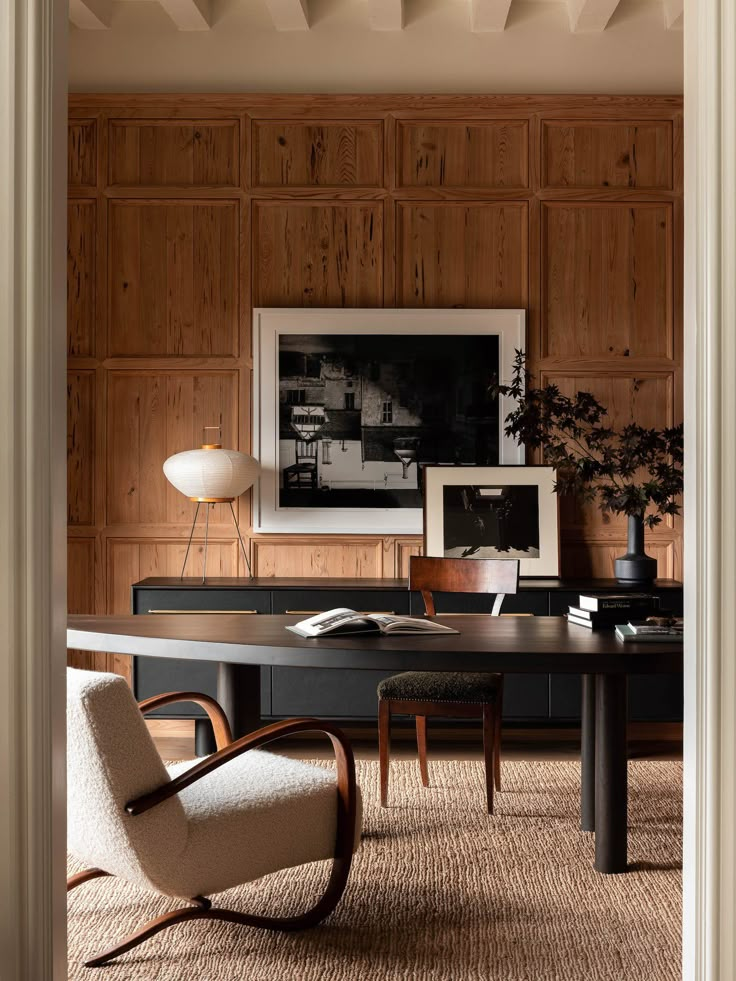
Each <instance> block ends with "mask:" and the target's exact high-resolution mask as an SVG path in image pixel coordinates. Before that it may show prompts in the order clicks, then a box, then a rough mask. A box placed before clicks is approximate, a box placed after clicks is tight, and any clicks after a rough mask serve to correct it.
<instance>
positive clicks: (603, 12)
mask: <svg viewBox="0 0 736 981" xmlns="http://www.w3.org/2000/svg"><path fill="white" fill-rule="evenodd" d="M618 5H619V0H567V12H568V14H569V16H570V30H571V31H573V32H575V33H581V34H582V33H584V32H594V31H603V30H605V28H606V24H607V23H608V22H609V20H610V19H611V16H612V15H613V12H614V10H615V9H616V7H618Z"/></svg>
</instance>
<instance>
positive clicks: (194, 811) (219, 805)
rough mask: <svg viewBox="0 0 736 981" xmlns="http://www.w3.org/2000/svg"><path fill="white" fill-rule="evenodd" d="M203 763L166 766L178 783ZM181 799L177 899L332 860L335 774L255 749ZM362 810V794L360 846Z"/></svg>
mask: <svg viewBox="0 0 736 981" xmlns="http://www.w3.org/2000/svg"><path fill="white" fill-rule="evenodd" d="M196 762H197V761H194V762H193V761H191V760H189V761H187V762H184V763H172V764H168V765H167V767H166V769H167V771H168V774H169V776H170V777H172V778H174V777H177V776H179V775H180V774H182V773H185V772H186V771H187V770H188V769H190V767H191V766H193V765H194V763H196ZM178 798H179V801H180V804H181V807H182V810H183V812H184V818H185V820H186V824H187V830H188V835H187V840H186V844H185V846H184V848H183V850H182V851H181V853H180V854H179V855H177V856H176V857H175V860H172V863H171V869H170V871H169V880H168V883H167V885H168V889H169V890H171V889H172V888H173V891H174V894H175V895H177V896H195V895H198V894H202V895H207V894H209V893H213V892H221V891H222V890H223V889H229V888H230V887H232V886H236V885H239V884H240V883H242V882H251V881H253V880H254V879H259V878H260V877H261V876H263V875H267V874H268V873H270V872H274V871H276V870H278V869H286V868H292V867H294V866H297V865H304V864H306V863H307V862H316V861H320V860H323V859H329V858H332V856H333V853H334V850H335V831H336V823H337V809H336V806H335V802H336V790H335V773H334V770H329V769H326V768H323V767H319V766H312V765H310V764H307V763H302V762H301V761H299V760H292V759H287V758H286V757H283V756H277V755H276V754H275V753H269V752H266V751H263V750H252V751H251V752H250V753H247V754H245V755H244V756H239V757H237V758H235V759H233V760H231V761H230V762H229V763H228V765H227V766H226V767H221V768H220V769H219V770H215V771H214V772H212V773H210V774H208V776H207V777H206V778H205V779H203V780H201V781H198V782H197V783H194V784H191V785H190V786H189V787H185V788H184V790H182V791H181V792H180V793H179V795H178ZM360 813H361V807H360V797H359V798H358V820H357V823H356V837H355V847H356V848H357V847H358V844H359V842H360V825H361V818H360Z"/></svg>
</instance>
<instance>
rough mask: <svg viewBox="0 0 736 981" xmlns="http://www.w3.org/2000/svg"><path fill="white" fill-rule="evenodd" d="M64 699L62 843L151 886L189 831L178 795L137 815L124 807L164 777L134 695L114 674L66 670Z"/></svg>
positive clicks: (87, 859)
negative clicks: (65, 808)
mask: <svg viewBox="0 0 736 981" xmlns="http://www.w3.org/2000/svg"><path fill="white" fill-rule="evenodd" d="M66 704H67V784H68V797H67V799H68V842H69V848H70V850H71V851H72V853H73V854H74V855H75V856H76V857H77V858H79V859H80V860H81V861H83V862H84V863H85V864H87V865H91V866H93V867H96V868H101V869H104V870H105V871H106V872H109V873H111V874H113V875H119V876H121V877H122V878H124V879H127V880H129V881H134V882H138V883H141V884H144V883H148V884H149V885H150V886H151V887H152V888H154V889H156V888H158V886H157V882H159V881H161V880H162V879H163V878H164V877H165V870H166V869H167V868H170V867H171V862H172V859H174V860H175V857H176V855H177V854H179V853H181V852H183V850H184V847H185V845H186V840H187V833H188V829H187V822H186V818H185V816H184V811H183V809H182V806H181V803H180V802H179V800H178V799H177V798H172V799H171V800H168V801H166V803H165V804H163V805H162V806H160V807H157V808H154V809H153V810H152V811H150V812H149V813H147V814H145V815H142V816H140V817H131V816H130V815H128V814H127V813H126V812H125V805H126V804H127V803H128V801H130V800H133V799H135V798H137V797H140V796H141V795H142V794H145V793H148V792H149V791H151V790H154V789H155V788H156V787H160V786H161V785H162V784H165V783H166V782H167V781H168V780H169V775H168V773H167V771H166V767H165V766H164V764H163V762H162V761H161V757H160V756H159V754H158V752H157V751H156V747H155V745H154V743H153V740H152V738H151V736H150V734H149V732H148V729H147V728H146V724H145V722H144V720H143V716H142V715H141V713H140V711H139V709H138V706H137V704H136V701H135V699H134V697H133V693H132V692H131V690H130V688H129V687H128V684H127V683H126V681H125V679H124V678H122V677H121V676H120V675H115V674H102V673H100V672H97V671H80V670H77V669H75V668H67V703H66Z"/></svg>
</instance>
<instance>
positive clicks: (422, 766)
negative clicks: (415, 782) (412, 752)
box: [416, 715, 429, 787]
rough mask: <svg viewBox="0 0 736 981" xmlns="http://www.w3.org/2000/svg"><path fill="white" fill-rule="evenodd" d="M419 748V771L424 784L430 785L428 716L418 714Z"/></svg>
mask: <svg viewBox="0 0 736 981" xmlns="http://www.w3.org/2000/svg"><path fill="white" fill-rule="evenodd" d="M416 726H417V750H418V752H419V772H420V774H421V776H422V786H423V787H428V786H429V771H428V769H427V716H426V715H417V716H416Z"/></svg>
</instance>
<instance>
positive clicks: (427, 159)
mask: <svg viewBox="0 0 736 981" xmlns="http://www.w3.org/2000/svg"><path fill="white" fill-rule="evenodd" d="M397 143H398V147H397V157H398V174H397V184H398V186H399V187H448V188H450V187H472V188H501V187H503V188H526V187H528V186H529V122H528V120H526V119H494V120H489V121H487V122H486V121H478V122H473V123H470V122H463V121H457V122H455V121H443V122H441V123H435V122H434V121H433V122H429V123H426V122H413V121H412V122H399V124H398V126H397Z"/></svg>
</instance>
